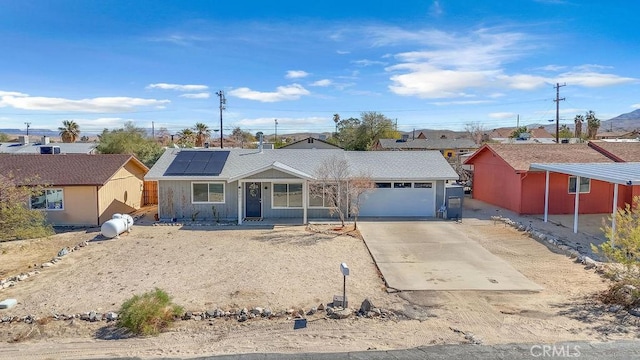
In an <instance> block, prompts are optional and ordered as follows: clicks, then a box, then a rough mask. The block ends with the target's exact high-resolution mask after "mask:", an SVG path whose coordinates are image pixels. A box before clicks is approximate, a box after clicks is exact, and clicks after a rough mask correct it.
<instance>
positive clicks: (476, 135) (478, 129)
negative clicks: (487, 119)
mask: <svg viewBox="0 0 640 360" xmlns="http://www.w3.org/2000/svg"><path fill="white" fill-rule="evenodd" d="M464 130H465V131H466V132H467V134H469V137H471V139H472V140H473V141H475V143H476V144H477V145H480V144H482V140H483V136H484V134H485V133H486V132H487V129H486V128H485V126H484V125H483V124H482V123H479V122H471V123H467V124H465V125H464Z"/></svg>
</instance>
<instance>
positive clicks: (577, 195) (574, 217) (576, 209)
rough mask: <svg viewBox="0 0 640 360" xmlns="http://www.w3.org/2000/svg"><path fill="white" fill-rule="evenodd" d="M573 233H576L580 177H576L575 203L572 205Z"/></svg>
mask: <svg viewBox="0 0 640 360" xmlns="http://www.w3.org/2000/svg"><path fill="white" fill-rule="evenodd" d="M573 207H574V209H573V233H574V234H577V233H578V209H579V208H580V176H576V201H575V203H574V205H573Z"/></svg>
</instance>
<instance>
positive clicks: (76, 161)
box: [0, 154, 149, 226]
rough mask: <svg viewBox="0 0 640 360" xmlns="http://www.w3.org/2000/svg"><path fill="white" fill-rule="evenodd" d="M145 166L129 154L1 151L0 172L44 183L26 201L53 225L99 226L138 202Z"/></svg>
mask: <svg viewBox="0 0 640 360" xmlns="http://www.w3.org/2000/svg"><path fill="white" fill-rule="evenodd" d="M148 171H149V169H148V168H147V167H146V166H145V165H144V164H143V163H142V162H140V161H139V160H138V159H136V158H135V157H133V156H131V155H119V154H95V155H89V154H53V155H49V154H37V155H31V154H20V155H16V154H0V174H5V175H6V174H13V176H14V178H15V182H16V183H17V184H19V185H20V184H27V181H28V180H29V179H37V180H36V181H35V182H30V183H29V184H33V185H45V186H46V188H45V190H44V193H43V194H42V195H41V196H34V197H32V198H31V199H30V202H29V205H30V206H31V207H32V208H34V209H42V210H44V211H46V213H47V220H48V221H49V223H50V224H52V225H54V226H99V225H102V223H104V222H105V221H107V220H109V219H111V217H112V216H113V214H116V213H130V212H133V211H135V210H137V209H139V208H140V207H141V206H142V203H143V200H142V199H143V189H144V176H145V175H146V173H147V172H148Z"/></svg>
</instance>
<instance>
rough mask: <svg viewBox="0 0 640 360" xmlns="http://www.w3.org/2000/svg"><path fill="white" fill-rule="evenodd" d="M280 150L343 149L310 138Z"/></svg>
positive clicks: (282, 147)
mask: <svg viewBox="0 0 640 360" xmlns="http://www.w3.org/2000/svg"><path fill="white" fill-rule="evenodd" d="M278 149H342V148H341V147H340V146H338V145H333V144H332V143H330V142H328V141H325V140H320V139H318V138H314V137H308V138H305V139H302V140H298V141H296V142H292V143H291V144H287V145H284V146H281V147H279V148H278Z"/></svg>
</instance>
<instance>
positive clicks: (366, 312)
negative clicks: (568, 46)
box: [0, 299, 404, 324]
mask: <svg viewBox="0 0 640 360" xmlns="http://www.w3.org/2000/svg"><path fill="white" fill-rule="evenodd" d="M323 312H324V313H325V316H326V317H328V318H331V319H348V318H350V317H362V318H380V319H385V320H397V319H400V318H403V317H404V315H402V314H398V313H395V312H393V311H391V310H386V309H379V308H377V307H375V306H374V305H373V304H372V303H371V301H369V299H365V300H364V301H363V302H362V304H361V305H360V309H359V310H357V311H356V310H355V309H351V308H346V309H343V308H341V307H338V306H332V305H331V304H328V305H326V306H325V305H324V304H320V305H318V306H313V307H311V308H309V309H308V310H305V309H288V310H282V311H278V312H273V311H272V310H271V309H270V308H268V307H267V308H262V307H254V308H251V310H249V309H247V308H243V309H231V310H222V309H220V308H218V309H215V310H206V311H187V312H185V313H184V314H183V315H182V316H180V317H178V318H176V319H175V320H183V321H188V320H193V321H202V320H213V319H221V320H236V321H238V322H245V321H248V320H252V319H278V318H286V319H287V320H292V319H304V318H305V316H313V315H319V314H322V313H323ZM45 319H51V320H54V321H67V320H81V321H87V322H100V321H105V322H112V321H116V320H117V319H118V313H117V312H114V311H109V312H106V313H101V312H97V311H88V312H83V313H78V314H53V315H51V316H47V317H37V316H34V315H25V316H3V317H0V323H25V324H32V323H37V322H40V321H43V320H45Z"/></svg>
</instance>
